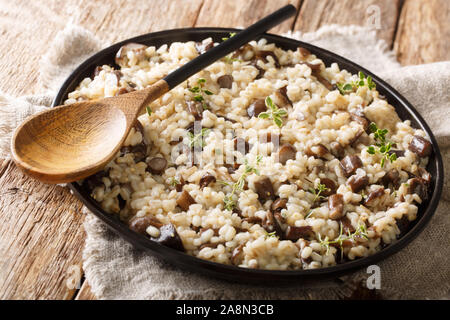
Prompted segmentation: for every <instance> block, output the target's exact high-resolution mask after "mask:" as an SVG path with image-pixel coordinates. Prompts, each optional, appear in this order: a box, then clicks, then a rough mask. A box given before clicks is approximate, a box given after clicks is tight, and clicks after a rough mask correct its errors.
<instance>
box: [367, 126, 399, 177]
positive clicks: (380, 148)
mask: <svg viewBox="0 0 450 320" xmlns="http://www.w3.org/2000/svg"><path fill="white" fill-rule="evenodd" d="M369 129H370V131H371V132H372V133H373V135H374V139H375V145H376V147H377V148H375V146H369V147H367V153H369V154H371V155H374V154H376V153H377V152H378V153H380V154H381V156H382V159H381V162H380V164H381V167H382V168H383V167H384V164H385V163H386V161H390V162H391V163H392V162H394V161H395V160H397V155H396V154H395V153H392V154H390V151H391V148H392V142H390V141H387V140H386V134H387V133H388V130H387V129H379V128H378V127H377V125H376V124H375V123H373V122H372V123H370V125H369Z"/></svg>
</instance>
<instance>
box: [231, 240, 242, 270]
mask: <svg viewBox="0 0 450 320" xmlns="http://www.w3.org/2000/svg"><path fill="white" fill-rule="evenodd" d="M244 247H245V243H241V244H240V245H238V246H237V247H236V248H234V249H233V253H232V254H231V263H232V264H234V265H239V264H240V262H239V261H240V260H241V259H242V252H243V249H244Z"/></svg>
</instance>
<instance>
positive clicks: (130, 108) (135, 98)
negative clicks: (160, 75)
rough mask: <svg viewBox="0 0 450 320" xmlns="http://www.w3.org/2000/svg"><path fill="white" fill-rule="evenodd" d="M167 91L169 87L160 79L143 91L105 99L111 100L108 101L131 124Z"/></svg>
mask: <svg viewBox="0 0 450 320" xmlns="http://www.w3.org/2000/svg"><path fill="white" fill-rule="evenodd" d="M168 91H169V85H168V84H167V82H166V81H165V80H164V79H161V80H158V81H157V82H155V83H154V84H152V85H151V86H150V87H147V88H145V89H143V90H138V91H133V92H130V93H126V94H122V95H120V96H117V97H111V98H106V99H111V100H110V101H111V102H113V104H114V105H115V106H117V107H118V108H120V109H121V110H122V111H123V113H124V114H125V116H126V118H127V122H128V123H130V124H132V123H134V121H135V120H136V117H138V116H139V115H141V114H142V113H144V112H145V108H146V107H147V106H148V105H149V104H150V103H151V102H152V101H154V100H156V99H158V98H159V97H161V96H162V95H163V94H165V93H166V92H168ZM106 99H105V100H106Z"/></svg>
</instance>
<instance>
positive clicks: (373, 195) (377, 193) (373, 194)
mask: <svg viewBox="0 0 450 320" xmlns="http://www.w3.org/2000/svg"><path fill="white" fill-rule="evenodd" d="M383 195H384V188H383V187H379V188H377V189H375V190H372V191H370V192H369V194H368V195H367V197H366V198H365V199H364V205H366V206H371V205H372V204H373V202H374V201H375V199H377V198H380V197H382V196H383Z"/></svg>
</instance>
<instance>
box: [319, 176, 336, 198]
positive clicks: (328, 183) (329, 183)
mask: <svg viewBox="0 0 450 320" xmlns="http://www.w3.org/2000/svg"><path fill="white" fill-rule="evenodd" d="M320 183H321V184H323V185H325V188H326V189H325V190H324V191H322V195H324V196H325V197H329V196H331V195H332V194H335V193H336V190H337V185H336V182H334V180H332V179H329V178H321V179H320Z"/></svg>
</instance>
